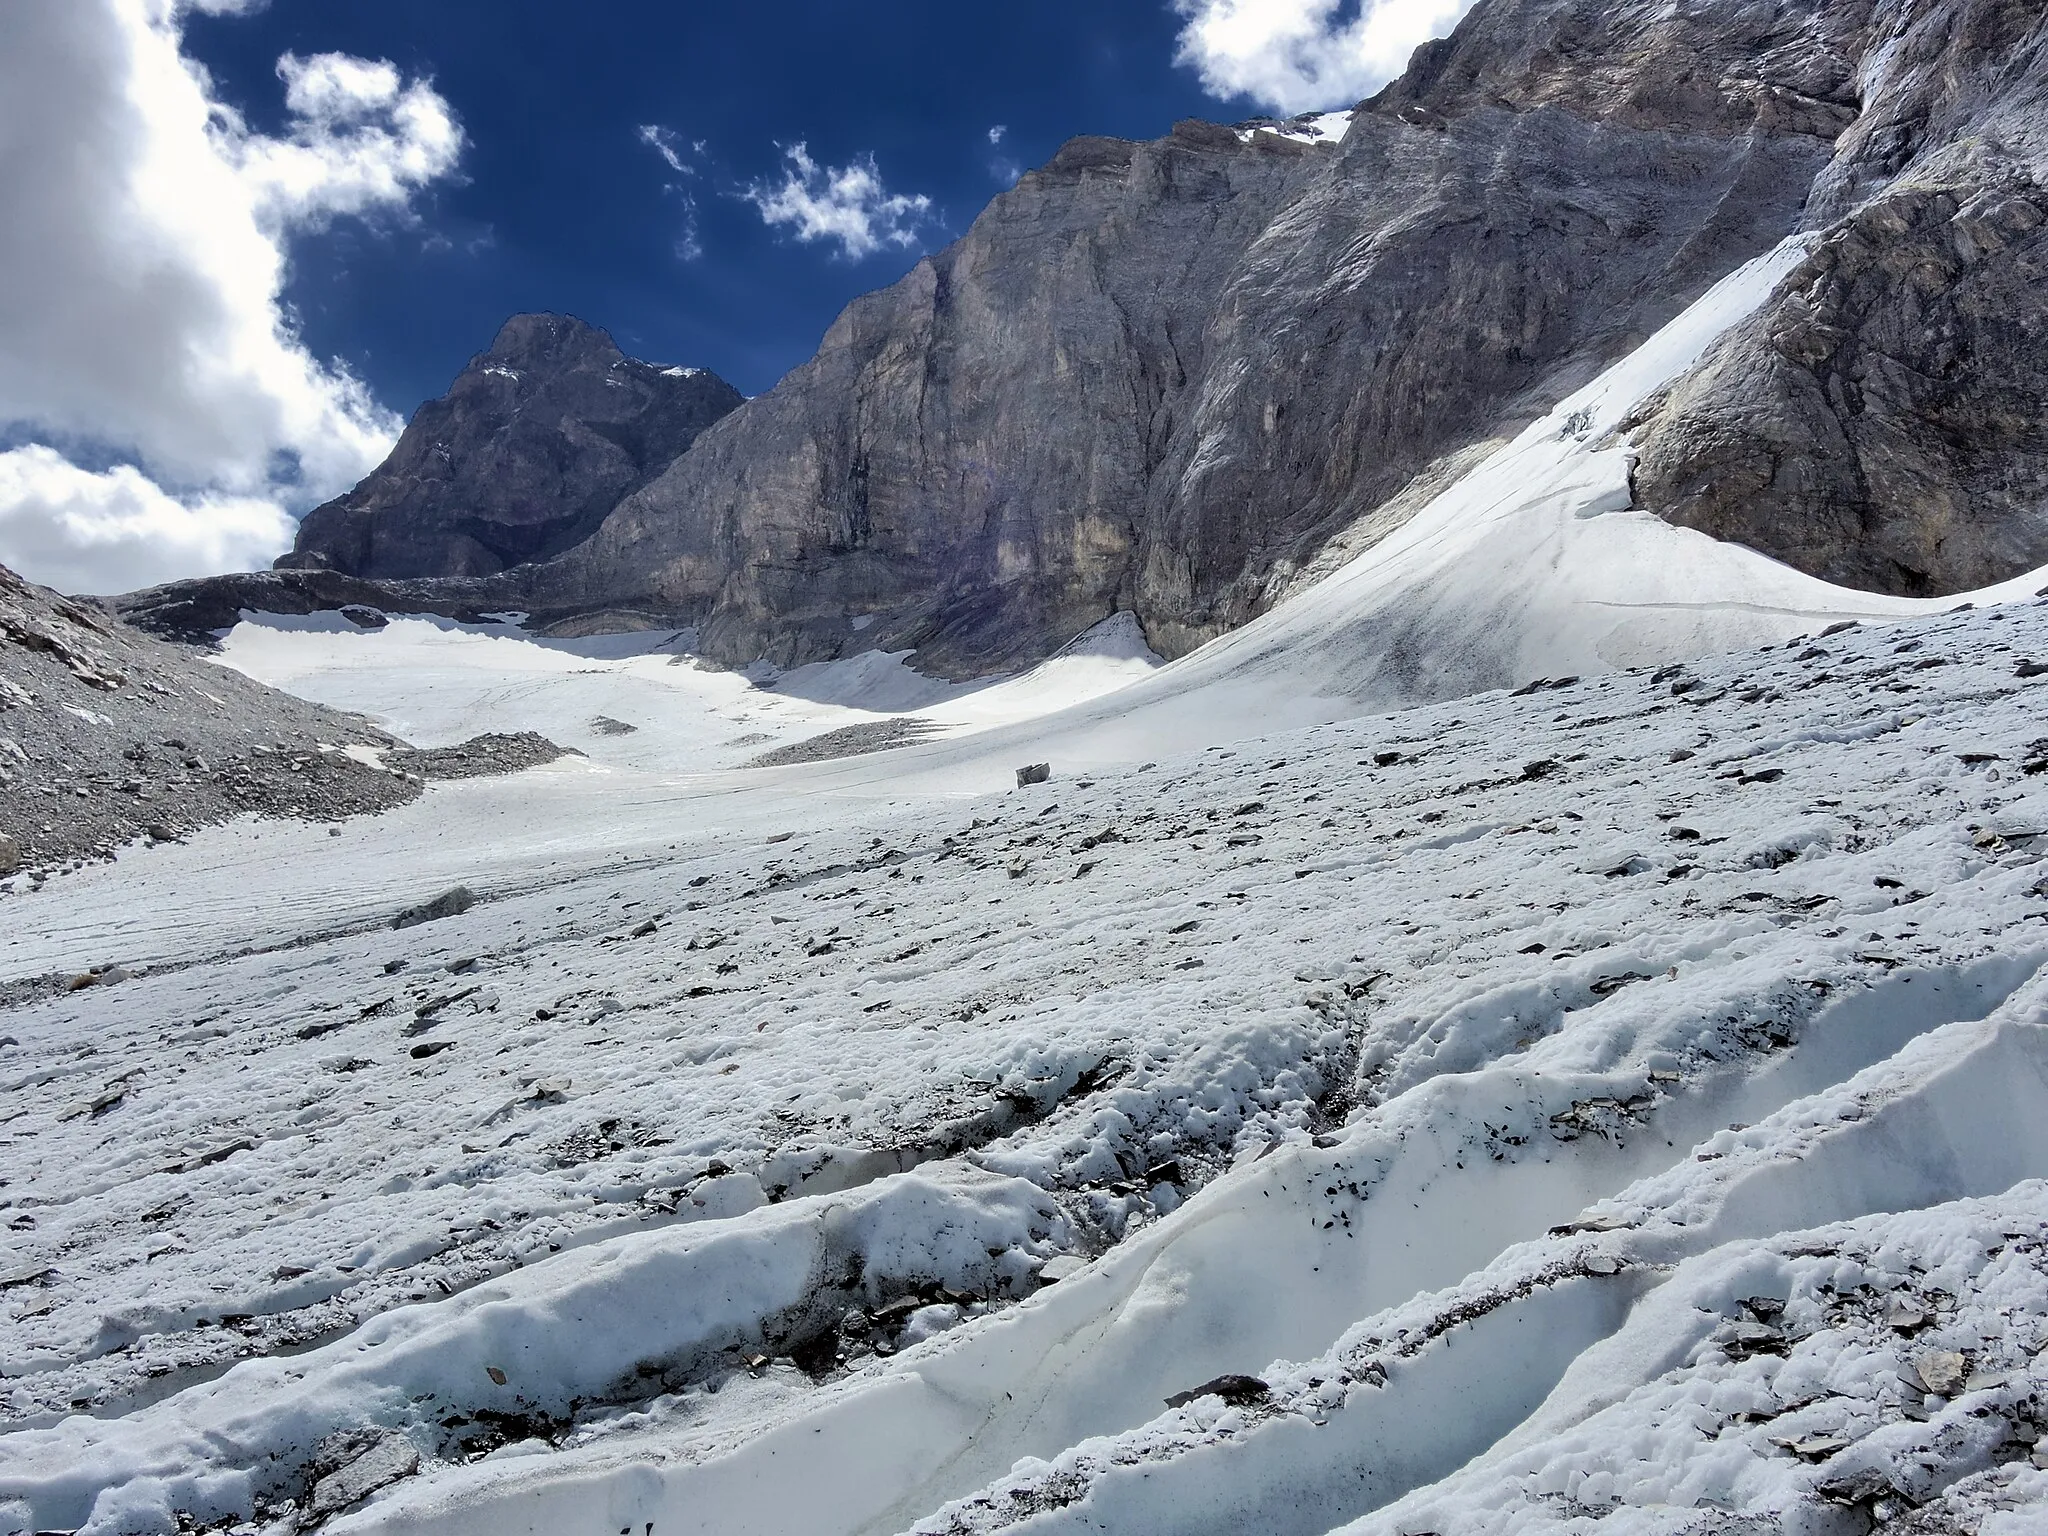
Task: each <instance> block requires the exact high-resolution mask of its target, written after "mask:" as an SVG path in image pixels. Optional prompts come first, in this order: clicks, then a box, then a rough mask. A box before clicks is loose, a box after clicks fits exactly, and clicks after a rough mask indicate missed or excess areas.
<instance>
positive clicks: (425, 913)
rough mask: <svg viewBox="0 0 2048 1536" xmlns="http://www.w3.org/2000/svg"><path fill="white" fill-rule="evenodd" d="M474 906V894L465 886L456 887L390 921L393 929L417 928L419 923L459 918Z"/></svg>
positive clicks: (410, 908) (409, 908)
mask: <svg viewBox="0 0 2048 1536" xmlns="http://www.w3.org/2000/svg"><path fill="white" fill-rule="evenodd" d="M475 905H476V893H475V892H474V891H472V890H470V888H469V887H468V886H466V885H458V886H456V887H455V888H454V889H453V890H451V891H443V892H442V893H441V894H440V895H438V896H436V897H435V898H434V899H433V900H432V901H426V902H421V903H420V904H419V905H418V906H416V907H407V908H406V909H405V910H404V911H403V912H400V913H399V914H398V916H396V917H394V918H393V919H392V920H391V926H392V927H393V928H417V927H418V926H419V925H420V924H421V923H433V922H439V921H440V920H441V919H442V918H447V917H459V916H460V915H461V914H463V913H464V912H467V911H468V910H469V909H470V908H471V907H473V906H475Z"/></svg>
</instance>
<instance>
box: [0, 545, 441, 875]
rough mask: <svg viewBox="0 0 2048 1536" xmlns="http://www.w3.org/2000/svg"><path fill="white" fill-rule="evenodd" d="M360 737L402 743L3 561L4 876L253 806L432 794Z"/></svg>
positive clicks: (330, 807) (35, 871) (0, 852)
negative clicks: (382, 763)
mask: <svg viewBox="0 0 2048 1536" xmlns="http://www.w3.org/2000/svg"><path fill="white" fill-rule="evenodd" d="M348 745H358V746H370V747H377V748H386V747H394V746H396V745H397V743H396V742H394V741H393V740H392V739H391V738H390V737H389V736H387V735H385V734H384V733H383V732H382V731H380V730H378V729H376V728H375V727H374V726H372V725H371V724H370V723H369V722H368V721H367V720H363V719H360V718H357V717H355V716H349V715H342V714H338V713H336V712H335V711H333V710H330V709H327V708H325V707H323V706H321V705H318V704H311V703H308V702H306V701H305V700H303V699H295V698H293V697H291V696H290V695H288V694H283V693H278V692H276V691H275V690H273V689H270V688H266V687H264V686H263V685H262V684H260V683H255V682H252V681H250V680H249V679H248V678H246V677H243V676H242V675H241V674H240V673H238V672H231V671H229V670H228V669H227V668H225V667H218V666H213V665H210V664H208V663H206V662H203V661H199V660H197V659H195V658H194V657H193V656H192V655H191V654H190V653H189V652H187V651H185V650H183V649H181V648H179V647H176V646H171V645H166V644H164V643H163V642H162V641H160V640H156V639H153V638H151V637H150V636H147V635H144V634H140V633H138V632H137V631H135V630H134V629H131V628H130V627H129V626H128V625H126V624H123V623H121V622H120V621H119V620H118V619H115V618H114V617H112V616H111V615H110V614H108V613H106V612H104V611H102V610H99V609H97V608H94V607H92V606H90V605H88V604H85V603H82V602H75V601H73V600H71V599H69V598H65V597H62V596H60V595H59V594H57V593H55V592H52V591H50V590H48V589H47V588H44V587H37V586H32V585H30V584H29V583H27V582H25V581H23V580H21V579H20V578H19V577H18V576H16V575H15V574H14V573H13V572H12V571H9V570H7V569H6V568H5V567H0V878H5V877H7V876H12V875H15V874H17V872H21V871H26V876H25V878H26V880H27V881H28V882H31V883H40V882H41V881H42V880H43V879H44V878H45V874H46V872H47V871H48V870H50V869H52V868H57V869H60V870H61V869H65V868H68V867H69V865H70V864H71V863H72V862H74V861H80V860H84V859H98V858H111V857H113V854H114V852H115V850H116V849H117V848H119V847H120V846H121V845H123V844H125V843H129V842H132V841H134V840H135V839H137V838H141V837H150V838H155V839H158V840H166V839H170V838H175V837H178V836H181V835H182V834H184V833H185V832H187V831H190V830H191V829H193V828H195V827H198V826H203V825H207V824H209V823H214V822H220V821H226V820H230V819H232V818H233V817H235V816H238V815H241V814H243V813H245V812H259V813H265V814H272V815H294V816H309V817H315V818H328V817H340V816H345V815H349V814H352V813H355V812H359V811H375V810H382V809H385V808H387V807H390V806H393V805H400V804H403V803H405V802H406V801H408V800H411V799H413V798H415V797H416V796H417V795H418V794H419V792H420V786H419V784H418V782H417V781H416V780H408V779H406V778H403V777H401V776H399V775H398V774H395V773H388V772H383V771H380V770H379V769H376V768H373V767H370V766H369V765H367V764H365V763H362V762H359V761H357V760H356V759H355V758H352V757H350V756H348V755H347V754H346V753H344V752H343V751H341V750H340V748H342V747H344V746H348ZM5 889H6V887H4V886H0V891H4V890H5Z"/></svg>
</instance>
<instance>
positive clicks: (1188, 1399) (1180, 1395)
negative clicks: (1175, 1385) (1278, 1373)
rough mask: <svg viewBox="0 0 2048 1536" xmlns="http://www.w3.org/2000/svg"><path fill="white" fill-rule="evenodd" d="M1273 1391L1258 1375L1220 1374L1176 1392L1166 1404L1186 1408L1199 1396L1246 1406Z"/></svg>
mask: <svg viewBox="0 0 2048 1536" xmlns="http://www.w3.org/2000/svg"><path fill="white" fill-rule="evenodd" d="M1272 1391H1273V1389H1272V1388H1271V1387H1269V1386H1267V1385H1266V1384H1265V1383H1264V1382H1263V1381H1261V1380H1259V1378H1258V1377H1256V1376H1238V1375H1230V1376H1218V1377H1217V1378H1216V1379H1215V1380H1213V1381H1205V1382H1203V1383H1202V1384H1201V1385H1200V1386H1199V1387H1191V1388H1189V1389H1188V1390H1187V1391H1185V1392H1176V1393H1174V1394H1173V1396H1171V1397H1169V1398H1168V1399H1167V1400H1166V1406H1167V1407H1169V1408H1184V1407H1186V1406H1187V1405H1188V1404H1189V1403H1192V1402H1194V1401H1195V1400H1196V1399H1197V1398H1202V1397H1220V1398H1222V1399H1223V1401H1225V1402H1226V1403H1230V1404H1232V1405H1233V1406H1236V1407H1244V1406H1246V1405H1247V1404H1251V1403H1261V1402H1264V1401H1265V1400H1266V1399H1267V1398H1268V1397H1269V1396H1271V1395H1272Z"/></svg>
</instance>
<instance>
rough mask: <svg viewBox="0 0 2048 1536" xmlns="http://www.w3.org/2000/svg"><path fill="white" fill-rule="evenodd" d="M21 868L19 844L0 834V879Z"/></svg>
mask: <svg viewBox="0 0 2048 1536" xmlns="http://www.w3.org/2000/svg"><path fill="white" fill-rule="evenodd" d="M20 868H21V844H19V843H17V842H16V841H15V840H14V839H13V838H11V837H8V836H6V835H5V834H4V833H0V878H4V877H6V876H8V875H11V874H13V873H14V872H15V871H16V870H18V869H20Z"/></svg>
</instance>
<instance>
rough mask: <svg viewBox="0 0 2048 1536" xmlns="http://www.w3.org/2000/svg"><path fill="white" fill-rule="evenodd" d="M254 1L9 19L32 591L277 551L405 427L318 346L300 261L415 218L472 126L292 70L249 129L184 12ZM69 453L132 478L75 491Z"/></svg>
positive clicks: (102, 0)
mask: <svg viewBox="0 0 2048 1536" xmlns="http://www.w3.org/2000/svg"><path fill="white" fill-rule="evenodd" d="M258 4H260V0H194V3H190V4H181V3H179V0H22V3H18V4H11V5H8V6H6V7H5V8H4V9H0V206H4V207H5V208H6V210H7V217H6V218H5V219H0V424H4V430H5V435H6V438H7V439H8V440H9V441H10V442H11V443H12V444H16V445H21V444H29V445H33V451H32V452H30V451H29V450H26V449H24V450H21V451H17V452H16V453H11V454H9V455H7V460H8V465H9V470H8V473H7V475H6V476H5V477H4V479H0V497H11V498H14V500H12V501H8V500H0V561H5V562H6V563H8V564H10V565H17V566H19V567H20V568H21V569H22V570H23V572H24V574H27V575H30V576H34V577H36V578H38V579H41V580H46V581H53V582H54V583H55V584H60V585H61V584H65V583H69V584H71V585H74V586H81V587H95V588H98V589H99V590H114V589H116V588H117V587H118V586H120V585H121V584H123V583H127V582H132V581H133V580H135V579H156V578H157V577H158V576H160V575H167V574H171V573H173V572H177V573H189V572H190V571H191V570H192V569H193V562H194V561H199V562H200V563H201V564H202V565H203V564H205V563H207V562H209V561H214V560H219V561H227V562H230V563H240V562H241V561H243V560H244V559H252V558H257V557H259V556H260V555H262V554H263V553H274V552H275V550H274V547H270V546H275V545H276V544H277V543H278V542H279V540H280V530H281V529H287V528H288V525H287V524H286V523H284V522H281V521H280V519H282V518H283V509H285V508H298V509H303V508H304V507H306V506H309V505H311V504H312V503H313V502H315V501H318V500H321V499H324V498H325V497H327V496H329V495H332V494H334V493H336V492H337V491H340V490H342V489H345V488H346V487H347V486H348V485H350V484H351V483H353V482H354V481H355V480H356V479H358V478H360V477H361V476H362V475H363V474H364V473H365V472H367V471H368V470H369V469H370V468H371V467H373V466H374V465H375V464H376V463H377V461H378V460H379V459H380V458H382V457H383V455H384V454H385V453H386V452H387V451H388V450H389V448H390V444H391V441H392V439H393V437H394V436H395V435H396V432H397V430H398V428H399V426H400V422H399V421H398V419H397V418H396V417H395V416H393V415H392V414H391V413H390V412H389V411H386V410H384V409H382V408H381V407H380V406H379V405H378V404H377V403H376V402H375V401H374V400H373V399H372V398H371V396H370V394H369V392H368V390H367V389H366V388H365V387H364V386H363V384H362V383H361V382H360V381H359V380H357V379H356V378H354V377H353V376H352V375H351V374H350V373H349V372H348V370H347V369H346V368H345V367H343V366H341V365H339V364H336V363H333V362H328V361H323V360H321V359H319V358H316V357H314V356H313V355H312V354H311V353H310V352H309V351H308V350H307V348H306V346H305V345H304V342H303V341H302V340H301V338H300V337H299V335H298V333H297V331H296V329H295V326H294V324H293V320H292V316H291V314H290V311H289V310H288V308H287V307H286V305H285V304H284V301H283V294H284V287H285V282H286V278H287V262H288V257H289V250H290V245H291V242H292V240H293V239H295V238H298V237H300V236H303V235H305V234H307V233H309V232H314V231H318V230H320V229H322V228H324V227H325V226H326V225H327V224H328V223H329V222H331V221H332V220H333V219H334V218H336V217H339V216H356V217H365V216H376V217H384V218H392V219H403V218H406V217H407V216H408V214H409V210H410V208H411V205H412V200H413V198H414V197H415V195H416V194H417V193H418V192H419V191H420V189H422V188H424V187H425V186H427V185H428V184H429V183H431V182H433V181H434V180H436V179H437V178H440V177H442V176H445V175H447V174H448V173H449V172H450V171H451V170H452V169H453V168H454V166H455V164H456V162H457V159H458V157H459V155H460V152H461V148H462V132H461V129H460V127H459V126H458V124H457V123H456V121H455V117H454V114H453V113H452V111H451V110H450V109H449V107H448V104H447V103H446V102H445V101H444V100H443V99H442V98H441V97H440V96H439V95H438V94H437V93H436V92H435V91H434V90H433V88H432V87H431V86H430V85H428V84H426V83H425V82H422V81H416V80H415V81H408V80H406V79H404V78H403V77H402V76H401V75H400V73H399V71H398V70H397V69H396V68H395V67H394V66H392V65H391V64H388V63H384V62H382V61H377V60H368V59H356V58H350V57H347V56H344V55H340V54H321V55H316V56H314V57H310V58H300V57H298V56H296V55H290V54H288V55H286V56H285V57H284V58H283V59H281V60H280V61H279V63H278V77H279V81H280V83H281V87H282V91H283V96H284V102H285V106H286V108H287V109H288V112H289V114H290V116H289V120H288V123H287V126H286V127H285V128H284V129H283V131H281V132H280V133H278V134H276V135H267V134H262V133H257V132H255V131H254V130H252V129H251V128H250V127H249V126H248V124H247V123H246V122H245V121H244V120H243V119H242V117H241V116H240V115H239V114H238V113H236V112H235V111H233V110H232V109H231V108H230V107H228V106H227V105H225V104H223V103H222V102H220V101H219V100H218V99H217V98H216V97H215V94H214V91H213V88H212V83H211V81H210V80H209V79H208V78H207V76H206V74H205V73H204V71H203V70H201V69H200V68H199V67H198V66H197V65H196V64H195V63H194V62H193V61H191V60H190V59H188V58H186V57H185V55H184V53H183V51H182V18H183V16H184V14H185V13H186V12H187V11H190V10H204V11H207V12H210V13H213V14H219V15H231V14H237V13H243V12H247V11H250V10H253V9H256V8H257V5H258ZM23 452H28V457H25V458H24V457H23V456H22V454H23ZM59 453H62V454H68V455H69V456H70V457H71V458H73V459H83V460H84V461H85V462H89V463H93V464H96V465H104V464H107V463H110V462H121V463H125V464H126V465H128V466H129V467H128V468H127V469H124V470H115V471H112V472H110V473H104V474H101V473H93V474H88V473H87V472H85V471H78V472H77V474H78V475H79V476H82V477H83V478H80V479H72V480H67V479H66V478H65V477H63V476H61V475H58V474H56V473H55V471H54V470H53V469H52V462H53V459H54V461H55V462H56V463H59V464H62V463H64V462H65V461H64V460H63V459H62V458H59V457H56V455H57V454H59ZM53 488H54V489H53ZM60 492H61V494H60ZM92 506H97V507H99V508H100V511H99V512H98V513H92V512H90V511H89V508H90V507H92ZM259 507H261V508H267V509H268V512H267V513H259V511H258V508H259ZM177 509H182V510H181V511H180V510H177ZM208 520H215V521H218V522H219V524H220V529H221V531H220V535H219V537H218V538H214V537H211V536H209V535H208V534H206V532H205V527H204V525H205V524H206V522H207V521H208ZM65 539H69V540H71V541H72V542H71V543H69V544H65V543H63V542H62V541H63V540H65ZM152 540H154V541H157V542H156V544H155V545H154V547H158V548H160V549H161V550H162V552H163V562H162V564H161V566H160V567H159V568H157V569H151V568H149V567H148V564H147V561H146V559H144V556H145V555H146V553H147V551H148V549H149V548H151V547H153V546H152ZM266 540H267V541H269V546H266V544H265V541H266ZM66 551H68V553H66ZM96 562H98V563H96ZM95 571H99V572H101V573H102V574H99V575H95V574H94V572H95ZM59 577H61V580H59Z"/></svg>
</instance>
